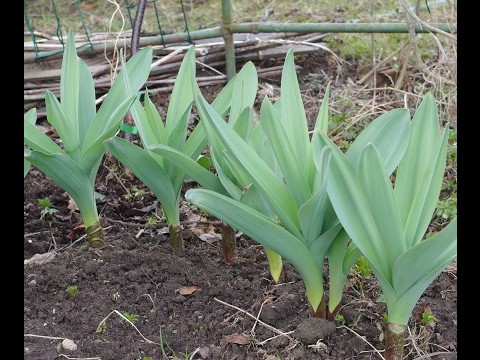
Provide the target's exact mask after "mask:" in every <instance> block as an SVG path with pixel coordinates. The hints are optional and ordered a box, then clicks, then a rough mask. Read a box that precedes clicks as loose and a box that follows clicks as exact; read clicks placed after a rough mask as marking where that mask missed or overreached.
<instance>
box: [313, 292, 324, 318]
mask: <svg viewBox="0 0 480 360" xmlns="http://www.w3.org/2000/svg"><path fill="white" fill-rule="evenodd" d="M313 317H316V318H321V319H326V318H327V301H326V300H325V294H323V296H322V300H321V301H320V304H319V305H318V307H317V310H315V311H313Z"/></svg>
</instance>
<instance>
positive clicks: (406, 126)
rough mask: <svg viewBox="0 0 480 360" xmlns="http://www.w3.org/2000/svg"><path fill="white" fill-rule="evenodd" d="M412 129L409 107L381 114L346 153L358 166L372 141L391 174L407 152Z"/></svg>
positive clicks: (354, 164)
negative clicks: (359, 160) (363, 151)
mask: <svg viewBox="0 0 480 360" xmlns="http://www.w3.org/2000/svg"><path fill="white" fill-rule="evenodd" d="M409 131H410V115H409V113H408V110H407V109H394V110H391V111H389V112H387V113H385V114H383V115H380V116H379V117H378V118H376V119H375V120H374V121H373V122H371V123H370V124H369V125H368V126H367V127H366V128H365V129H364V130H363V131H362V132H361V133H360V134H359V135H358V136H357V138H356V139H355V141H354V142H353V143H352V145H351V146H350V147H349V148H348V150H347V152H346V153H345V155H346V156H347V158H348V160H350V162H351V163H352V164H353V166H354V168H356V166H357V163H358V159H359V158H360V154H361V152H362V150H363V148H364V147H365V146H366V145H367V144H369V143H372V144H373V145H375V148H376V149H377V150H378V152H379V154H380V155H381V157H382V159H383V164H384V165H385V168H386V169H387V173H388V174H389V175H390V174H391V173H392V172H393V171H394V170H395V168H396V167H397V166H398V164H399V162H400V160H401V159H402V157H403V154H404V153H405V150H406V148H407V144H408V137H409Z"/></svg>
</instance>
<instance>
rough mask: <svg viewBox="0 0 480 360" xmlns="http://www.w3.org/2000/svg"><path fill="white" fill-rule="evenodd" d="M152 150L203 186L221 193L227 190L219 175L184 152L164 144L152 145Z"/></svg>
mask: <svg viewBox="0 0 480 360" xmlns="http://www.w3.org/2000/svg"><path fill="white" fill-rule="evenodd" d="M150 150H151V151H153V152H155V153H157V154H159V155H161V156H162V157H165V158H167V159H168V161H170V162H171V163H172V164H175V165H176V166H177V167H179V168H181V169H183V171H185V172H186V173H187V174H188V176H190V177H191V178H192V179H193V180H195V181H196V182H197V183H199V184H200V185H201V186H202V187H204V188H206V189H210V190H212V191H216V192H219V193H223V192H225V189H224V187H223V185H222V183H221V182H220V180H219V179H218V176H216V175H214V174H213V173H211V172H210V171H208V170H207V169H205V168H204V167H203V166H201V165H200V164H198V163H197V162H196V161H195V160H193V159H191V158H189V157H187V156H186V155H185V154H184V153H182V152H180V151H178V150H176V149H174V148H172V147H170V146H166V145H162V144H157V145H151V146H150Z"/></svg>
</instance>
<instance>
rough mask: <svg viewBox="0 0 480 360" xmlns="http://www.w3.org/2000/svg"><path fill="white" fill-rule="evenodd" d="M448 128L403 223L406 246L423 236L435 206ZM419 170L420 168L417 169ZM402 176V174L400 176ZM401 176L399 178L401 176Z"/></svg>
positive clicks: (439, 187)
mask: <svg viewBox="0 0 480 360" xmlns="http://www.w3.org/2000/svg"><path fill="white" fill-rule="evenodd" d="M447 147H448V128H446V129H445V131H444V133H443V139H442V140H441V141H439V142H438V144H437V147H436V149H435V152H433V154H432V156H431V160H430V163H429V164H428V165H427V164H426V166H427V167H426V168H425V169H424V171H423V176H422V178H421V179H420V182H421V183H420V184H419V186H418V187H417V189H418V190H417V194H416V196H415V198H413V199H412V204H411V208H410V212H409V214H408V218H407V223H406V224H405V240H406V242H407V246H412V245H414V244H417V243H418V242H419V241H420V240H421V239H422V238H423V236H424V234H425V232H426V230H427V228H428V225H429V224H430V222H431V221H432V216H433V214H434V212H435V208H436V206H437V202H438V197H439V195H440V191H441V189H442V183H443V176H444V174H445V165H446V159H447ZM418 171H421V169H418ZM402 177H403V176H402ZM402 177H401V178H402ZM397 201H398V200H397Z"/></svg>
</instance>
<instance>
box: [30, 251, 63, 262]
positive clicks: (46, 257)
mask: <svg viewBox="0 0 480 360" xmlns="http://www.w3.org/2000/svg"><path fill="white" fill-rule="evenodd" d="M56 255H57V254H56V253H54V252H47V253H43V254H35V255H33V256H32V257H31V258H30V259H25V260H23V264H24V265H28V264H40V265H41V264H45V263H48V262H50V261H52V260H53V259H55V256H56Z"/></svg>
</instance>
